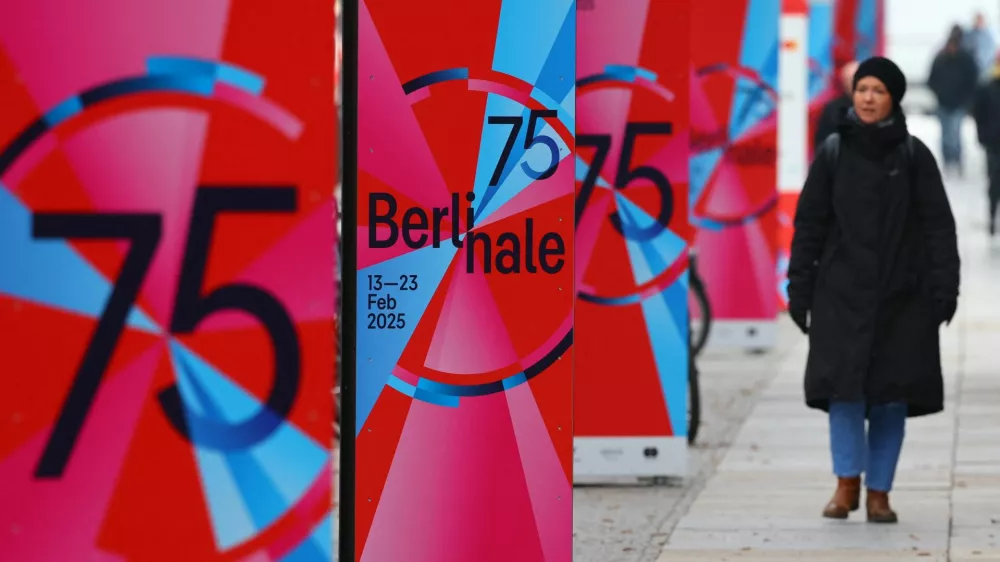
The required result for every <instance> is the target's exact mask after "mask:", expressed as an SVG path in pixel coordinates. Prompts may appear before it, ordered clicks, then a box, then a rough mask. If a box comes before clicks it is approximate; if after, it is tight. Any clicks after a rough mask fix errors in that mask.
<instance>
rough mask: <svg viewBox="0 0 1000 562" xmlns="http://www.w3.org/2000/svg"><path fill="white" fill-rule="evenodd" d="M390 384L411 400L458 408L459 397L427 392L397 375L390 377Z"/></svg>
mask: <svg viewBox="0 0 1000 562" xmlns="http://www.w3.org/2000/svg"><path fill="white" fill-rule="evenodd" d="M422 381H423V379H421V382H422ZM388 384H389V387H391V388H394V389H395V390H397V391H399V392H400V393H402V394H404V395H406V396H409V397H410V398H414V399H416V400H421V401H423V402H427V403H428V404H435V405H438V406H444V407H446V408H457V407H458V397H457V396H448V395H446V394H441V393H438V392H433V391H429V390H426V389H424V388H421V387H419V386H413V385H412V384H410V383H408V382H406V381H404V380H403V379H401V378H399V377H397V376H396V375H389V381H388Z"/></svg>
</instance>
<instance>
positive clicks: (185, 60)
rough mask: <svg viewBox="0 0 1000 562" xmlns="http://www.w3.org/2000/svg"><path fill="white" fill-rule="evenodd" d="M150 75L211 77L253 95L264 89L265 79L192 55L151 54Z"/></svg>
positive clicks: (148, 59)
mask: <svg viewBox="0 0 1000 562" xmlns="http://www.w3.org/2000/svg"><path fill="white" fill-rule="evenodd" d="M146 71H147V72H148V73H149V74H150V75H163V74H179V75H198V76H205V77H211V78H214V79H216V80H218V81H219V82H222V83H224V84H229V85H230V86H233V87H234V88H238V89H240V90H243V91H245V92H247V93H249V94H252V95H255V96H257V95H260V93H261V92H263V91H264V85H265V80H264V78H262V77H261V76H259V75H257V74H254V73H253V72H250V71H249V70H245V69H243V68H240V67H237V66H233V65H231V64H225V63H221V62H217V61H211V60H203V59H195V58H190V57H171V56H151V57H148V58H147V59H146Z"/></svg>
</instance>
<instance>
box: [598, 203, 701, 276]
mask: <svg viewBox="0 0 1000 562" xmlns="http://www.w3.org/2000/svg"><path fill="white" fill-rule="evenodd" d="M615 202H616V203H617V205H618V212H619V216H620V217H622V220H623V222H625V223H627V224H629V225H632V226H634V227H637V228H639V229H648V228H649V227H651V226H653V225H654V224H656V219H654V218H653V217H652V216H650V215H649V214H648V213H646V212H645V211H644V210H642V208H640V207H639V206H638V205H636V204H635V203H632V202H631V201H629V200H628V198H626V197H625V196H624V195H622V194H621V193H620V192H615ZM625 243H626V247H627V248H628V253H629V258H630V259H629V261H630V263H631V264H632V274H633V275H634V277H635V284H636V285H643V284H645V283H648V282H650V281H652V280H653V279H655V278H656V277H658V276H659V275H661V274H662V273H663V272H664V271H666V270H667V268H669V267H670V266H671V265H672V264H673V263H674V262H676V261H677V260H678V258H680V257H681V256H682V255H684V252H686V251H687V248H688V246H687V242H686V241H685V240H684V239H683V238H681V237H680V236H677V235H676V234H674V233H673V232H671V231H670V229H669V228H665V229H663V230H662V231H661V232H660V233H659V234H658V235H656V237H655V238H652V239H651V240H645V241H638V242H637V241H634V240H629V239H628V238H626V239H625Z"/></svg>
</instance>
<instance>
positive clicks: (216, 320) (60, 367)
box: [0, 0, 336, 562]
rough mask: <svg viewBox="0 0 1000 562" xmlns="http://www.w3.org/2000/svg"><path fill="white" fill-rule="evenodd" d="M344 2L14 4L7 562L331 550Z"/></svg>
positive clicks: (3, 166) (8, 48)
mask: <svg viewBox="0 0 1000 562" xmlns="http://www.w3.org/2000/svg"><path fill="white" fill-rule="evenodd" d="M333 24H334V18H333V3H332V1H329V0H328V1H309V2H305V1H303V2H296V3H291V4H289V3H287V2H277V1H273V0H267V1H265V0H258V1H247V2H230V1H226V0H169V1H161V0H156V1H144V2H128V1H124V0H92V1H88V2H76V1H69V0H34V1H32V2H27V3H20V4H19V5H18V6H17V9H16V10H14V9H9V10H5V11H4V14H3V17H2V18H0V99H2V100H3V110H2V112H0V240H2V241H3V242H2V244H0V268H2V269H0V334H2V337H0V361H2V367H0V370H2V372H3V376H0V479H2V481H3V485H2V486H0V529H2V530H0V552H2V553H3V554H2V557H3V558H4V559H5V560H8V559H9V560H17V561H18V562H51V561H55V560H59V561H63V560H65V561H76V560H137V561H138V560H141V561H144V562H146V561H148V562H157V561H169V562H176V561H177V560H185V561H190V562H195V561H214V560H279V559H291V558H292V557H295V559H296V560H316V561H326V560H331V559H332V542H333V532H332V518H333V516H332V512H331V501H332V479H333V478H332V464H331V455H330V447H331V442H332V421H333V420H332V418H333V407H332V397H331V394H330V390H331V383H332V381H333V374H334V368H333V367H334V363H335V345H336V344H335V342H336V334H335V330H334V279H333V271H334V266H335V263H334V245H335V244H336V240H335V234H334V220H333V217H334V211H335V209H334V202H333V197H332V195H333V186H334V183H335V172H336V164H335V155H336V152H335V128H334V127H335V113H334V106H333V76H332V69H333V62H334V61H333V51H334V49H333V29H334V25H333Z"/></svg>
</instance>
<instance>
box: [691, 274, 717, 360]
mask: <svg viewBox="0 0 1000 562" xmlns="http://www.w3.org/2000/svg"><path fill="white" fill-rule="evenodd" d="M688 283H689V285H690V291H691V296H692V297H693V302H692V303H691V304H692V306H693V307H694V308H695V309H696V310H697V312H698V314H697V316H696V318H697V319H698V324H697V326H692V330H691V354H692V356H697V355H699V354H700V353H701V350H702V349H704V348H705V344H706V343H708V335H709V333H710V332H711V330H712V307H711V305H710V304H709V302H708V292H707V291H706V290H705V284H704V283H703V282H702V280H701V277H700V276H698V272H697V270H695V269H694V268H693V267H692V268H691V272H690V279H689V282H688ZM692 316H693V315H692ZM693 317H694V316H693Z"/></svg>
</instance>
